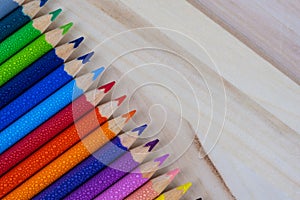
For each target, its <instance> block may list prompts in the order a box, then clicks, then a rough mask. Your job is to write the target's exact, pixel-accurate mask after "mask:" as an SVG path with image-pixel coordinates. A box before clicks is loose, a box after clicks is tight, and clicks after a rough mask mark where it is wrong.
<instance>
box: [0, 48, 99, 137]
mask: <svg viewBox="0 0 300 200" xmlns="http://www.w3.org/2000/svg"><path fill="white" fill-rule="evenodd" d="M92 55H93V53H89V54H86V55H84V56H81V57H79V58H77V59H75V60H72V61H70V62H68V63H65V64H62V65H61V66H60V67H58V68H57V69H56V70H54V71H53V72H51V73H50V74H49V75H48V76H46V77H45V78H44V79H42V80H41V81H39V82H38V83H36V84H35V85H34V86H33V87H31V88H30V89H28V90H27V91H26V92H24V93H23V94H22V95H21V96H19V97H18V98H16V99H15V100H13V101H12V102H11V103H9V104H8V105H7V106H5V107H4V108H3V109H1V110H0V121H1V124H0V131H2V130H3V129H5V128H6V127H8V126H9V125H10V124H12V123H13V122H14V121H16V120H17V119H18V118H19V117H21V116H22V115H24V114H25V113H26V112H28V111H29V110H31V109H32V108H33V107H34V106H36V105H37V104H39V103H40V102H42V101H43V100H44V99H46V98H47V97H48V96H50V95H51V94H52V93H54V92H55V91H56V90H58V89H59V88H61V87H62V86H64V85H65V84H67V83H68V82H70V81H71V80H72V79H73V78H74V77H75V76H76V74H77V73H78V72H79V69H80V68H81V66H82V65H83V64H85V63H87V62H88V61H89V58H90V57H91V56H92Z"/></svg>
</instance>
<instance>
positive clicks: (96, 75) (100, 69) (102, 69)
mask: <svg viewBox="0 0 300 200" xmlns="http://www.w3.org/2000/svg"><path fill="white" fill-rule="evenodd" d="M104 69H105V68H104V67H100V68H99V69H96V70H94V71H92V73H93V74H94V76H93V81H94V80H96V79H97V78H98V77H99V76H100V74H102V72H103V71H104Z"/></svg>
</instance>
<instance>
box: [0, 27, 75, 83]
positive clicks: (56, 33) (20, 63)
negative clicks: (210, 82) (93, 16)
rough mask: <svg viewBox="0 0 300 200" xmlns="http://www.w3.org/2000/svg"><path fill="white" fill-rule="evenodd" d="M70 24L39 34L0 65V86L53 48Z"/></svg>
mask: <svg viewBox="0 0 300 200" xmlns="http://www.w3.org/2000/svg"><path fill="white" fill-rule="evenodd" d="M72 25H73V23H69V24H66V25H63V26H61V27H59V28H57V29H54V30H52V31H49V32H47V33H45V34H43V35H41V36H40V37H38V38H37V39H36V40H34V41H33V42H32V43H30V44H29V45H27V46H26V47H25V48H24V49H22V50H21V51H19V52H18V53H17V54H15V55H14V56H12V57H11V58H9V59H8V60H7V61H6V62H4V63H3V64H2V65H0V86H2V85H3V84H5V83H6V82H7V81H9V80H10V79H11V78H13V77H14V76H15V75H17V74H18V73H19V72H21V71H22V70H23V69H25V68H26V67H28V66H29V65H30V64H32V63H33V62H35V61H36V60H37V59H39V58H40V57H41V56H43V55H44V54H45V53H47V52H48V51H50V50H51V49H53V48H54V47H55V46H56V45H57V43H58V42H59V41H60V40H61V39H62V38H63V36H64V35H65V34H66V33H67V32H68V31H69V29H70V28H71V27H72Z"/></svg>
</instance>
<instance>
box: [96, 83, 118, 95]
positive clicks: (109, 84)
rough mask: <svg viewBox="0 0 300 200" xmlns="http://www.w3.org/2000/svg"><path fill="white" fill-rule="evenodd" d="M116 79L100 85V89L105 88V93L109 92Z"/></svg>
mask: <svg viewBox="0 0 300 200" xmlns="http://www.w3.org/2000/svg"><path fill="white" fill-rule="evenodd" d="M115 83H116V81H112V82H110V83H107V84H105V85H102V86H101V87H99V88H98V89H99V90H103V89H104V93H107V92H109V91H110V90H111V88H112V87H113V86H114V85H115Z"/></svg>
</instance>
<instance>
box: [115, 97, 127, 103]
mask: <svg viewBox="0 0 300 200" xmlns="http://www.w3.org/2000/svg"><path fill="white" fill-rule="evenodd" d="M125 99H126V95H123V96H121V97H119V98H117V99H115V101H118V106H120V105H121V103H122V102H123V101H124V100H125Z"/></svg>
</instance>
